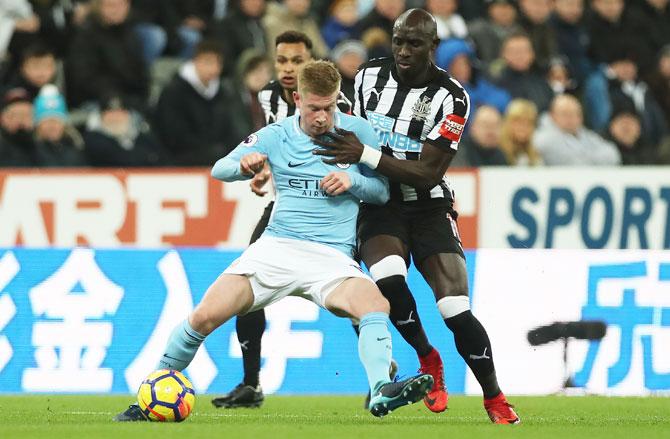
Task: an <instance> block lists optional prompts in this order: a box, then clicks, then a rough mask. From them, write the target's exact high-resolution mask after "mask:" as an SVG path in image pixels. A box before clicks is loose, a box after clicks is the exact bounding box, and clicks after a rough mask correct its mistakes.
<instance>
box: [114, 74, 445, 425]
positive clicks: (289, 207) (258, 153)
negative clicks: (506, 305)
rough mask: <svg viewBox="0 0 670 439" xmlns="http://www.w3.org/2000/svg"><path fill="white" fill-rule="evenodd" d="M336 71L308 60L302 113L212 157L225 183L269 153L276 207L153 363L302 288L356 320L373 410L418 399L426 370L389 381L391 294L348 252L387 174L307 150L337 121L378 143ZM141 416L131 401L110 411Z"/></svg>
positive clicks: (185, 360) (185, 352)
mask: <svg viewBox="0 0 670 439" xmlns="http://www.w3.org/2000/svg"><path fill="white" fill-rule="evenodd" d="M340 80H341V78H340V75H339V73H338V72H337V69H336V68H335V66H334V65H333V64H332V63H330V62H326V61H315V62H310V63H309V64H307V65H306V66H305V67H304V68H303V69H302V71H301V72H300V74H299V78H298V91H297V92H294V99H295V102H296V105H297V106H298V108H299V109H300V115H296V116H292V117H289V118H287V119H285V120H283V121H282V122H281V123H276V124H272V125H269V126H267V127H265V128H263V129H261V130H260V131H258V132H256V133H255V134H252V135H250V136H249V137H247V138H246V140H245V141H244V142H242V143H241V144H240V145H239V146H238V147H237V148H235V150H233V151H232V152H231V153H230V154H228V155H227V156H226V157H224V158H222V159H220V160H219V161H218V162H217V163H216V164H215V165H214V168H213V169H212V176H213V177H215V178H217V179H219V180H223V181H226V182H231V181H237V180H244V179H249V178H251V177H253V175H254V174H255V173H257V172H260V171H262V169H263V167H264V165H265V163H266V162H268V163H269V164H270V167H271V169H272V176H273V178H274V182H275V188H276V189H275V190H276V202H275V206H274V209H273V213H272V217H271V219H270V223H269V225H268V227H267V229H266V230H265V232H264V233H263V235H262V236H261V238H260V239H259V240H258V241H256V242H255V243H254V244H252V245H251V246H250V247H249V248H247V250H246V251H244V253H242V255H241V256H240V257H239V258H238V259H237V260H235V261H234V262H233V263H232V264H231V265H230V266H229V267H228V268H227V269H226V270H225V271H224V272H223V274H221V275H220V276H219V277H218V279H216V280H215V281H214V283H213V284H212V285H211V286H210V287H209V289H208V290H207V292H206V293H205V296H204V297H203V299H202V301H201V302H200V303H199V304H198V306H196V308H195V310H194V311H193V312H192V313H191V315H190V316H189V318H188V319H187V320H185V321H184V322H183V323H181V324H180V325H178V326H177V327H176V328H175V329H174V331H173V332H172V334H171V335H170V339H169V341H168V345H167V347H166V349H165V354H164V355H163V357H162V358H161V360H160V362H159V366H158V367H159V368H160V369H176V370H183V369H185V368H186V367H187V366H188V365H189V363H190V362H191V360H192V359H193V357H194V356H195V353H196V351H197V350H198V347H199V346H200V345H201V344H202V342H203V341H204V339H205V337H206V336H207V335H209V334H210V333H211V332H212V331H214V330H215V329H216V328H218V327H219V326H221V325H222V324H224V323H225V322H226V321H228V320H229V319H231V318H232V317H233V316H236V315H239V314H245V313H247V312H251V311H255V310H258V309H261V308H264V307H266V306H268V305H270V304H272V303H274V302H276V301H278V300H280V299H282V298H284V297H286V296H299V297H303V298H305V299H308V300H310V301H312V302H314V303H316V304H317V305H319V306H321V307H322V308H325V309H327V310H329V311H331V312H332V313H333V314H335V315H338V316H343V317H350V318H355V319H358V320H360V326H359V328H360V335H359V339H358V352H359V356H360V360H361V362H362V363H363V366H364V368H365V371H366V373H367V376H368V382H369V385H370V390H371V394H372V398H371V400H370V405H369V410H370V412H371V413H372V414H373V415H375V416H384V415H386V414H387V413H389V412H390V411H392V410H394V409H396V408H398V407H402V406H404V405H407V404H411V403H414V402H416V401H419V400H421V399H422V398H423V397H424V395H425V394H426V393H427V392H428V390H429V389H430V388H431V386H432V385H433V377H432V376H431V375H429V374H423V375H417V376H415V377H411V378H408V379H406V380H403V381H398V382H390V380H389V372H388V371H389V365H390V362H391V334H390V332H389V329H388V327H389V323H390V322H389V320H388V314H389V309H390V308H389V303H388V301H387V300H386V299H385V298H384V297H383V296H382V294H381V292H380V291H379V289H378V288H377V286H376V284H375V283H374V281H372V279H371V278H370V277H368V275H367V274H365V273H363V271H362V270H361V268H360V266H359V264H358V263H357V262H356V261H354V259H352V255H353V251H354V246H355V240H356V230H355V229H356V218H357V215H358V206H359V202H360V201H361V200H363V201H365V202H367V203H377V204H383V203H385V202H386V201H388V198H389V188H388V183H387V181H386V179H385V178H384V177H381V176H379V175H377V174H375V173H374V171H371V170H370V169H368V168H367V167H366V166H365V165H361V164H353V165H344V166H343V165H329V164H325V163H324V162H323V161H321V160H320V158H319V157H318V156H315V155H314V154H313V153H312V151H313V150H314V148H315V144H314V143H313V141H312V138H314V137H317V136H320V135H323V134H324V133H326V132H328V131H331V130H333V129H334V127H335V126H337V127H340V128H344V129H347V130H350V131H353V132H355V133H356V135H357V136H358V137H359V139H361V140H362V141H363V142H365V143H366V144H368V145H377V144H378V140H377V135H376V134H375V132H374V130H373V129H372V127H371V126H370V125H369V123H368V122H367V121H365V120H364V119H361V118H358V117H354V116H349V115H345V114H342V113H336V112H335V108H336V101H337V96H338V93H339V90H340ZM145 418H146V416H145V415H144V414H143V413H142V410H141V409H140V408H139V406H137V405H136V404H133V405H131V406H130V407H129V408H128V409H127V410H126V411H125V412H124V413H121V414H119V415H117V416H116V418H115V420H118V421H140V420H144V419H145Z"/></svg>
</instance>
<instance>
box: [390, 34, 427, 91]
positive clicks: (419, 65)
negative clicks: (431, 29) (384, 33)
mask: <svg viewBox="0 0 670 439" xmlns="http://www.w3.org/2000/svg"><path fill="white" fill-rule="evenodd" d="M435 47H436V42H435V41H433V40H432V39H431V38H430V36H429V35H427V34H426V32H424V30H423V29H422V28H421V27H418V26H398V27H396V28H395V29H394V30H393V39H392V40H391V50H392V52H393V58H394V59H395V65H396V68H397V70H398V74H399V75H400V76H401V78H403V79H404V80H406V79H409V78H413V77H416V76H418V75H421V74H422V73H424V72H426V71H427V70H428V67H429V66H430V62H431V55H432V52H433V50H435Z"/></svg>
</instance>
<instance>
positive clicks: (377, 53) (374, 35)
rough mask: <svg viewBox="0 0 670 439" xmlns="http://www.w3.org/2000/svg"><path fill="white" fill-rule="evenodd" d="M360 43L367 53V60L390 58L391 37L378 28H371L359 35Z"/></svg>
mask: <svg viewBox="0 0 670 439" xmlns="http://www.w3.org/2000/svg"><path fill="white" fill-rule="evenodd" d="M361 41H362V42H363V45H364V46H365V48H366V49H367V51H368V58H369V59H374V58H385V57H389V56H391V37H389V35H388V34H387V33H386V31H385V30H383V29H382V28H380V27H372V28H370V29H368V30H366V31H365V32H363V35H361Z"/></svg>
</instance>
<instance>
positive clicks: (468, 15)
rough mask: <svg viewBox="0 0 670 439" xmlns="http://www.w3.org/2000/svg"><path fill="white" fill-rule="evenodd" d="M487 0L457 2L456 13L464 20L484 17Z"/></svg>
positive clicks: (468, 20)
mask: <svg viewBox="0 0 670 439" xmlns="http://www.w3.org/2000/svg"><path fill="white" fill-rule="evenodd" d="M487 3H488V2H487V0H463V1H460V2H458V13H459V14H461V16H462V17H463V19H465V21H466V22H470V21H472V20H476V19H478V18H482V17H486V4H487Z"/></svg>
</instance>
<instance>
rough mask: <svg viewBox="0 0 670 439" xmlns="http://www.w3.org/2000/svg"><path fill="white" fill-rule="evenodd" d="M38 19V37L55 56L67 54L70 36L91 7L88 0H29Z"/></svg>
mask: <svg viewBox="0 0 670 439" xmlns="http://www.w3.org/2000/svg"><path fill="white" fill-rule="evenodd" d="M30 2H31V4H32V5H33V10H34V11H35V14H36V15H37V16H38V17H39V20H40V31H39V38H40V41H41V42H43V43H44V44H47V45H48V47H49V48H50V49H51V50H52V51H53V52H54V54H55V56H56V58H58V59H63V58H65V56H66V55H67V52H68V49H69V47H70V43H71V41H72V37H73V36H74V34H75V31H76V29H77V27H79V26H81V25H82V24H83V23H84V21H85V20H86V17H87V16H88V13H89V11H90V9H91V3H92V2H91V1H90V0H74V1H73V0H31V1H30Z"/></svg>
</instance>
